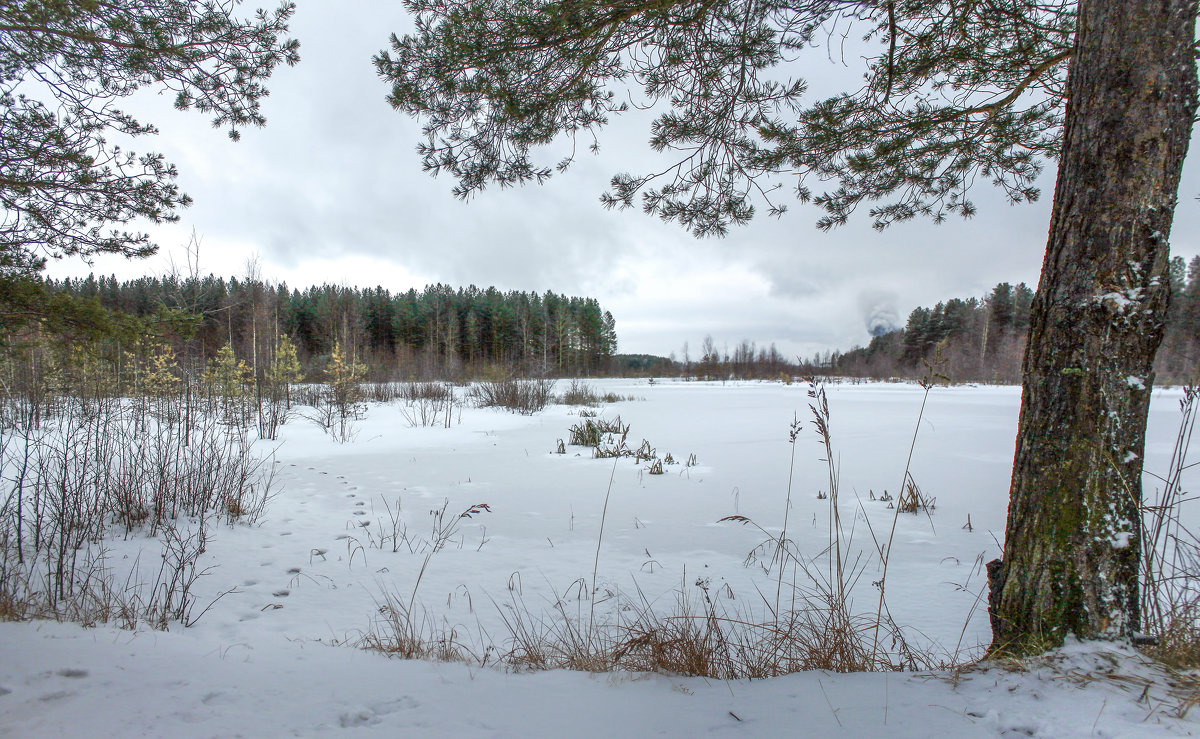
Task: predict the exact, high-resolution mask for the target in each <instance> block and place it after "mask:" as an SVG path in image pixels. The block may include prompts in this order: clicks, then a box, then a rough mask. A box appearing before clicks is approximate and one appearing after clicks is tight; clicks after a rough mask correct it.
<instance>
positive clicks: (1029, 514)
mask: <svg viewBox="0 0 1200 739" xmlns="http://www.w3.org/2000/svg"><path fill="white" fill-rule="evenodd" d="M1195 17H1196V2H1195V0H1146V1H1144V2H1143V1H1142V0H1138V1H1137V2H1133V1H1131V0H1081V2H1080V4H1079V20H1078V28H1077V32H1076V39H1075V54H1074V57H1073V59H1072V62H1071V71H1070V75H1069V78H1068V83H1067V96H1068V100H1069V104H1068V109H1067V122H1066V137H1065V141H1064V145H1063V155H1062V160H1061V162H1060V163H1059V171H1058V182H1057V185H1056V187H1055V193H1054V208H1053V216H1052V220H1051V224H1050V237H1049V244H1048V246H1047V249H1046V258H1045V262H1044V264H1043V266H1042V276H1041V282H1040V284H1039V286H1038V291H1037V295H1036V296H1035V298H1034V302H1033V309H1032V316H1031V327H1030V336H1029V343H1028V347H1027V349H1026V354H1025V363H1024V393H1023V396H1022V402H1021V420H1020V425H1019V432H1018V436H1017V448H1016V457H1015V461H1014V465H1013V477H1012V488H1011V493H1010V500H1009V509H1008V528H1007V532H1006V537H1005V544H1004V559H1003V561H1002V562H1000V563H994V564H993V565H992V566H990V567H989V568H988V569H989V580H990V582H991V584H992V588H993V592H992V597H991V599H990V606H991V616H992V627H993V644H992V647H993V650H995V651H999V650H1003V651H1012V652H1018V653H1030V652H1038V651H1042V650H1044V649H1046V648H1049V647H1053V646H1056V645H1058V644H1061V643H1062V641H1063V638H1064V637H1065V636H1066V635H1068V634H1074V635H1076V636H1078V637H1081V638H1118V637H1122V636H1126V635H1128V634H1130V633H1131V632H1133V631H1136V630H1137V629H1139V627H1140V611H1139V601H1138V562H1139V542H1140V533H1141V530H1140V523H1139V506H1140V503H1141V474H1142V453H1143V450H1144V446H1145V431H1146V413H1147V409H1148V406H1149V400H1150V388H1151V384H1152V380H1153V377H1152V371H1151V364H1152V362H1153V360H1154V354H1155V351H1156V350H1157V349H1158V345H1159V343H1160V342H1161V340H1162V333H1163V321H1164V317H1165V315H1166V308H1167V300H1168V296H1169V279H1168V276H1167V262H1168V245H1167V237H1168V235H1169V234H1170V231H1171V220H1172V217H1173V215H1174V211H1175V203H1176V197H1177V190H1178V186H1179V176H1180V170H1181V169H1182V166H1183V159H1184V156H1185V155H1186V153H1187V146H1188V139H1189V137H1190V134H1191V128H1192V119H1193V115H1194V113H1195V110H1196V66H1195V59H1194V50H1193V38H1194V36H1193V34H1194V29H1195Z"/></svg>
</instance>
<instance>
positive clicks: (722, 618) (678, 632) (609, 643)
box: [362, 383, 958, 679]
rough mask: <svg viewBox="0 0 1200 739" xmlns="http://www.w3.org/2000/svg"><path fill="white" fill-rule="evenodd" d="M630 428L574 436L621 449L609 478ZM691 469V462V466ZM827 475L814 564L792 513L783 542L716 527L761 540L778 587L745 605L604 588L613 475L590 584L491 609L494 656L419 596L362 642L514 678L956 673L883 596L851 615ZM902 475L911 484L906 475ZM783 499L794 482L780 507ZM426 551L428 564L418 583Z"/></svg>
mask: <svg viewBox="0 0 1200 739" xmlns="http://www.w3.org/2000/svg"><path fill="white" fill-rule="evenodd" d="M810 397H811V398H812V406H811V409H812V413H813V424H814V426H815V428H816V430H817V433H818V435H819V438H820V440H821V442H822V444H823V445H824V448H825V453H826V459H827V460H832V459H835V458H836V456H835V454H834V453H833V446H832V436H831V432H830V416H829V409H828V402H827V400H826V398H825V395H824V391H823V390H822V389H821V388H820V386H819V385H817V384H815V383H814V384H813V386H812V389H811V393H810ZM918 423H919V421H918ZM628 428H629V427H628V426H625V425H622V424H621V422H620V420H619V419H617V420H615V421H611V422H605V421H601V420H593V419H586V420H585V422H584V423H581V424H579V425H577V426H576V427H574V428H573V429H572V437H573V441H580V440H582V441H585V442H592V443H595V441H596V440H597V438H600V439H603V438H604V437H614V438H611V441H610V442H609V443H610V445H611V446H612V447H614V448H623V449H624V450H625V453H623V454H611V455H609V456H612V457H613V458H614V459H613V465H614V473H615V467H616V464H617V461H618V459H619V458H620V457H623V456H634V455H635V454H636V453H637V452H636V451H630V450H628V447H627V446H626V444H625V443H624V442H625V437H626V436H627V435H628ZM802 429H803V424H802V423H800V422H799V421H796V422H794V423H793V424H792V427H791V429H790V431H789V438H790V441H791V442H792V445H793V458H794V449H795V443H796V440H797V438H798V437H799V435H800V433H801V430H802ZM616 434H620V437H619V441H618V440H617V438H615V435H616ZM650 451H651V452H652V450H650ZM690 461H691V462H692V463H694V455H693V458H692V459H691V460H690ZM828 468H829V495H828V496H827V499H828V500H829V501H830V502H829V505H830V512H829V521H828V526H829V528H828V530H829V542H828V544H827V546H826V547H825V548H824V549H822V550H821V551H820V552H817V553H815V554H814V555H812V556H806V555H804V554H803V553H801V552H800V551H799V549H798V547H797V545H796V543H795V542H793V541H792V540H791V539H789V538H788V535H787V532H788V528H787V515H786V509H787V507H790V506H787V507H785V515H784V526H783V528H782V530H781V531H780V533H779V535H778V536H774V535H771V534H769V533H767V531H766V530H765V529H763V528H762V527H760V526H759V525H758V524H756V523H755V522H753V521H751V520H750V519H749V518H746V517H744V516H728V517H726V518H724V519H722V521H727V522H733V523H740V524H743V525H749V526H753V527H755V528H758V530H759V531H761V532H762V533H763V534H764V536H766V541H764V542H763V543H762V544H761V545H760V546H759V547H757V548H756V549H755V550H754V551H753V552H751V554H750V555H749V556H748V558H747V561H748V563H752V562H765V564H764V567H765V569H766V570H767V572H768V573H770V574H772V575H773V580H774V582H773V584H774V585H775V586H776V587H775V588H773V590H774V592H773V593H772V594H771V595H769V596H768V595H765V594H762V593H759V594H758V598H757V600H755V599H749V600H740V599H738V598H737V597H736V595H735V594H734V593H733V591H732V590H731V589H730V588H729V586H728V585H726V586H723V587H721V588H719V589H717V590H715V591H714V590H713V588H712V584H711V582H710V581H709V580H707V579H703V578H701V579H695V580H693V581H692V582H690V583H689V582H687V578H686V576H685V579H684V581H683V582H682V583H681V584H680V585H679V587H678V588H677V589H676V590H675V591H674V592H673V593H672V597H671V598H670V602H669V603H667V604H662V603H659V602H656V601H655V600H652V599H650V598H648V597H647V596H646V595H645V594H644V593H643V592H642V591H641V590H640V589H639V588H637V587H636V585H635V589H634V592H633V593H632V595H629V594H625V593H623V592H620V591H618V590H616V589H615V588H612V587H611V586H606V587H603V588H601V587H599V586H598V579H597V577H598V573H599V570H600V558H601V552H602V546H603V542H604V523H605V519H606V516H607V510H608V503H609V498H610V497H611V496H612V494H613V488H612V477H611V476H610V480H609V486H608V489H607V490H606V492H605V498H604V508H603V510H602V513H601V517H600V532H599V535H598V538H597V543H596V552H595V557H594V562H593V567H592V572H591V575H590V579H589V578H584V577H581V578H579V579H577V580H576V581H575V582H574V583H572V585H571V586H570V587H569V588H568V589H567V591H566V592H563V593H559V592H555V593H554V594H553V599H552V600H551V601H550V603H549V604H548V607H547V608H545V609H542V610H534V609H531V608H529V607H528V606H527V605H526V604H525V602H524V601H523V600H522V599H521V597H520V596H519V595H517V594H516V593H513V594H512V595H511V596H510V600H509V602H506V603H503V604H496V608H497V610H498V612H499V615H500V618H501V620H502V622H503V624H504V627H505V631H506V632H507V633H506V634H505V636H504V638H503V639H502V640H501V643H500V644H499V645H498V646H497V645H495V644H493V643H492V642H491V641H490V639H489V637H488V635H486V634H479V635H478V637H477V639H475V640H473V641H471V642H470V643H468V641H467V640H466V639H464V637H463V633H462V630H461V629H459V628H451V627H449V626H447V625H445V624H442V625H435V624H433V622H432V620H431V619H430V618H429V616H428V614H426V613H425V612H424V611H420V610H419V609H417V608H416V605H415V602H416V601H415V595H416V591H415V587H414V592H413V594H412V596H411V597H409V598H408V600H407V602H405V601H404V600H403V599H400V598H397V597H395V596H394V595H393V596H389V597H387V598H385V602H384V603H383V604H382V605H381V608H380V612H381V614H383V616H384V618H383V619H382V622H381V623H380V624H379V627H380V628H381V629H382V631H381V632H376V633H372V634H369V635H368V636H367V637H365V638H364V639H363V640H362V643H363V645H364V646H365V647H367V648H370V649H374V650H376V651H380V652H383V653H386V654H390V655H395V656H401V657H410V658H424V659H449V660H453V661H464V660H466V661H474V662H478V663H479V664H485V663H494V664H500V665H502V666H504V667H507V668H509V669H513V670H546V669H572V670H584V671H589V672H609V671H614V670H631V671H651V672H663V673H670V674H675V675H689V676H703V677H710V678H715V679H735V678H762V677H772V676H777V675H782V674H786V673H790V672H797V671H801V670H827V671H831V672H861V671H892V670H918V669H931V668H939V667H949V666H952V665H954V664H955V663H956V662H957V660H958V653H957V650H956V653H955V654H940V653H934V652H933V651H932V650H929V649H920V648H917V647H915V646H914V645H913V644H912V643H910V641H909V640H908V638H907V637H906V635H905V631H904V630H903V629H901V628H899V627H898V626H897V625H896V624H895V623H894V622H893V621H892V619H891V616H890V614H889V612H888V610H887V607H886V602H885V601H884V600H883V599H882V597H881V598H880V601H879V608H878V611H875V610H874V608H873V610H872V611H871V612H868V613H863V612H858V611H855V610H854V607H853V599H852V596H851V593H852V592H853V591H854V588H855V586H856V585H857V583H858V581H859V579H860V577H861V576H862V574H863V572H864V571H865V569H866V567H867V565H868V563H867V562H866V561H864V559H863V555H862V554H857V553H855V552H856V550H855V549H854V547H853V546H852V541H851V537H850V536H849V535H847V534H846V533H845V532H844V531H843V524H842V520H841V513H840V509H839V504H838V471H837V468H836V466H835V465H834V464H833V463H832V462H830V463H829V467H828ZM905 475H906V479H908V474H907V471H906V473H905ZM914 487H915V486H914ZM790 496H791V483H790V481H789V488H788V491H787V497H788V500H787V501H785V503H788V502H790ZM890 548H891V547H890V541H888V542H886V543H882V542H878V541H877V542H876V543H875V551H877V552H879V554H880V556H881V557H886V556H887V555H888V554H889V553H890ZM433 551H434V550H433V549H431V550H430V551H429V552H428V553H427V556H426V559H425V562H424V563H423V565H422V568H421V574H420V575H418V578H417V582H418V583H419V582H420V579H421V575H423V574H424V571H425V569H426V568H427V567H428V566H429V558H430V557H431V556H432V554H433ZM880 564H885V562H881V563H880ZM572 603H573V605H570V604H572ZM873 605H874V604H873ZM479 645H485V646H479Z"/></svg>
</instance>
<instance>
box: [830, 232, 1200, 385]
mask: <svg viewBox="0 0 1200 739" xmlns="http://www.w3.org/2000/svg"><path fill="white" fill-rule="evenodd" d="M1170 277H1171V308H1170V311H1169V312H1168V316H1167V324H1166V327H1165V335H1164V338H1163V343H1162V346H1161V347H1160V348H1159V351H1158V356H1157V357H1156V359H1155V373H1156V375H1157V377H1156V381H1157V382H1158V383H1160V384H1171V383H1182V382H1190V381H1195V380H1196V379H1197V378H1198V373H1197V370H1198V369H1200V256H1196V257H1193V258H1192V260H1191V262H1190V263H1186V262H1185V261H1184V259H1183V257H1174V258H1173V259H1172V260H1171V263H1170ZM1032 302H1033V291H1032V290H1030V288H1028V287H1027V286H1026V285H1025V284H1024V283H1022V284H1018V285H1016V286H1015V287H1014V286H1012V285H1010V284H1008V283H1006V282H1002V283H1000V284H999V285H997V286H996V287H995V288H993V289H992V291H991V293H989V294H988V295H987V296H985V297H984V298H982V299H977V298H967V299H957V298H956V299H953V300H948V301H946V302H944V303H938V304H937V305H935V306H934V307H933V308H917V309H915V310H913V312H912V313H910V314H909V317H908V322H907V323H906V324H905V326H904V328H903V329H901V330H899V331H893V332H891V333H887V334H884V335H882V336H877V337H875V338H874V339H872V340H871V343H870V344H868V345H867V346H866V347H862V348H856V349H853V350H851V351H848V352H846V353H844V354H842V353H834V354H832V355H830V356H828V357H824V358H818V359H819V360H820V361H817V362H810V363H809V364H810V365H812V366H810V367H808V368H807V369H809V370H811V371H817V372H820V373H825V374H835V375H845V376H855V377H896V376H899V377H920V376H921V375H923V374H924V373H925V372H927V370H926V367H925V364H924V362H922V360H925V361H927V362H931V361H936V362H937V364H938V367H939V371H940V372H941V374H943V375H945V376H947V377H949V378H951V379H952V380H953V381H956V382H1000V383H1017V382H1020V381H1021V362H1022V359H1023V356H1024V352H1025V339H1026V336H1025V335H1026V333H1027V331H1028V330H1029V309H1030V305H1031V303H1032Z"/></svg>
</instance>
